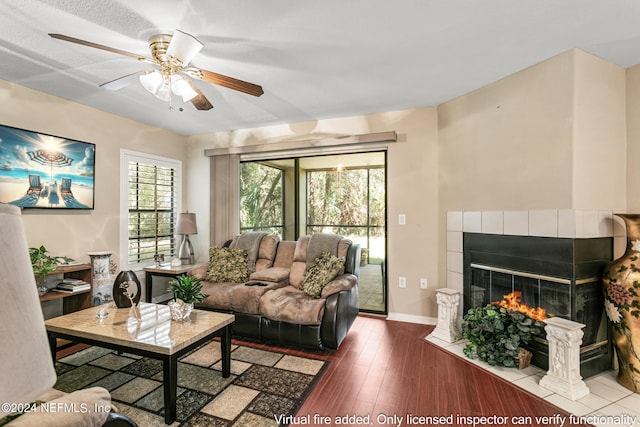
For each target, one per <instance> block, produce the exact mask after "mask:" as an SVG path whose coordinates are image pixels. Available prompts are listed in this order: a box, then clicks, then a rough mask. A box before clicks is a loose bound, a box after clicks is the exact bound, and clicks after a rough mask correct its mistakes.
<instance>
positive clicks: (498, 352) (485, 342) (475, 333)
mask: <svg viewBox="0 0 640 427" xmlns="http://www.w3.org/2000/svg"><path fill="white" fill-rule="evenodd" d="M541 333H542V325H541V323H539V322H536V321H535V320H533V319H532V318H530V317H528V316H525V315H524V314H522V313H518V312H514V311H509V310H507V309H506V308H503V307H498V306H495V305H492V304H488V305H486V306H485V307H478V308H471V309H469V311H467V313H466V314H465V315H464V317H463V318H462V337H463V338H466V339H468V340H469V343H468V344H467V345H466V346H465V347H464V349H463V352H464V354H465V355H466V356H467V357H468V358H469V359H475V358H478V359H480V360H483V361H485V362H487V363H488V364H489V365H491V366H506V367H515V366H518V353H519V351H520V347H522V346H523V345H526V344H528V343H529V341H530V340H531V338H532V337H533V336H534V335H540V334H541Z"/></svg>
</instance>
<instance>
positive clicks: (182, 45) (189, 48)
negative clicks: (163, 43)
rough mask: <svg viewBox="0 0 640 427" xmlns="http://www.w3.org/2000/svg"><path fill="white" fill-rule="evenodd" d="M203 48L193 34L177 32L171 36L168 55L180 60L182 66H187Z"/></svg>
mask: <svg viewBox="0 0 640 427" xmlns="http://www.w3.org/2000/svg"><path fill="white" fill-rule="evenodd" d="M203 47H204V45H203V44H202V42H200V40H198V39H197V38H195V37H193V36H192V35H191V34H187V33H185V32H183V31H180V30H176V31H175V32H174V33H173V36H171V42H170V43H169V47H168V48H167V55H169V56H173V57H174V58H177V59H179V60H180V62H182V65H183V66H186V65H187V64H189V63H190V62H191V60H192V59H193V58H194V57H195V56H196V55H197V54H198V52H200V50H201V49H202V48H203Z"/></svg>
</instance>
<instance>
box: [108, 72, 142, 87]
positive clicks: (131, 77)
mask: <svg viewBox="0 0 640 427" xmlns="http://www.w3.org/2000/svg"><path fill="white" fill-rule="evenodd" d="M149 71H150V70H142V71H136V72H135V73H131V74H127V75H126V76H122V77H118V78H117V79H115V80H111V81H110V82H106V83H102V84H101V85H100V87H101V88H103V89H107V90H119V89H122V88H123V87H126V86H129V85H130V84H131V83H134V82H137V81H138V78H139V77H140V76H141V75H143V74H146V73H147V72H149Z"/></svg>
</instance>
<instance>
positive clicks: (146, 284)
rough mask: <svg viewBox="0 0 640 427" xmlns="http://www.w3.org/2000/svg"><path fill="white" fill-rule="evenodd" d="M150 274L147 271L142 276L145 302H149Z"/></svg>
mask: <svg viewBox="0 0 640 427" xmlns="http://www.w3.org/2000/svg"><path fill="white" fill-rule="evenodd" d="M151 276H152V275H151V273H149V272H148V271H147V272H146V273H145V275H144V292H145V296H144V299H145V301H146V302H151V280H152V279H151Z"/></svg>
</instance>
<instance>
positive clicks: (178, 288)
mask: <svg viewBox="0 0 640 427" xmlns="http://www.w3.org/2000/svg"><path fill="white" fill-rule="evenodd" d="M169 291H171V292H173V296H174V299H175V301H171V302H170V303H169V306H170V308H171V317H172V318H173V319H175V320H184V319H187V318H188V317H189V315H190V314H191V311H192V310H193V304H194V303H196V302H200V301H202V300H203V299H205V298H206V297H208V296H209V295H205V294H203V293H202V282H201V280H200V279H197V278H196V277H194V276H187V275H184V274H183V275H182V276H178V277H177V278H175V279H173V280H171V281H170V282H169Z"/></svg>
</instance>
